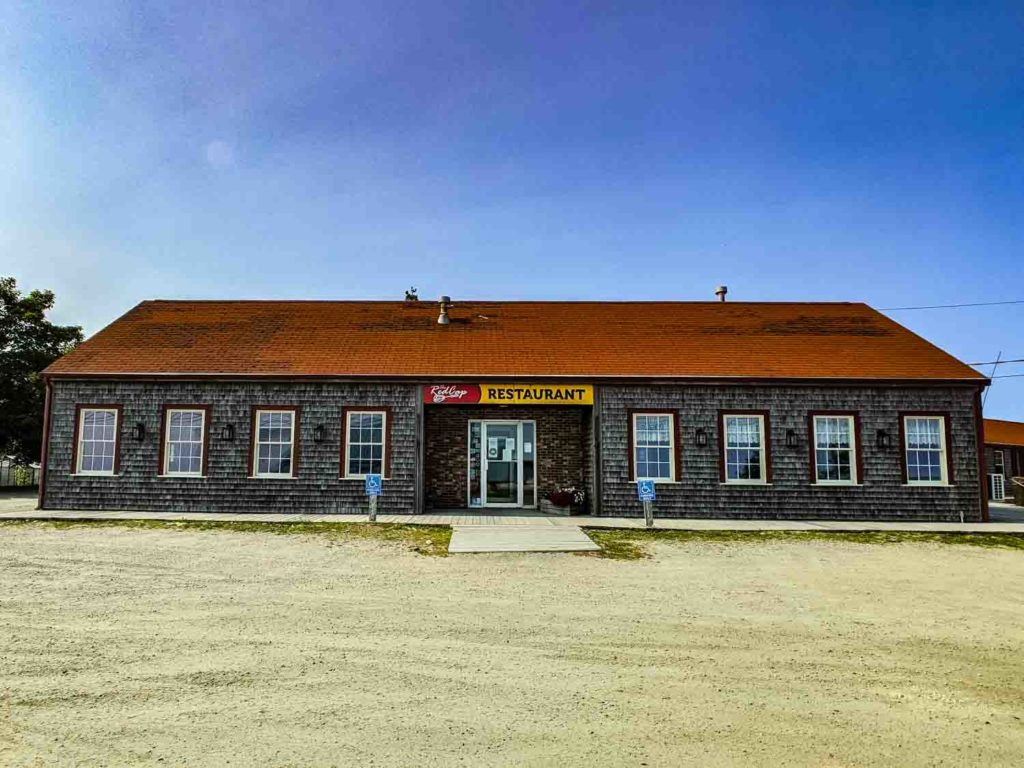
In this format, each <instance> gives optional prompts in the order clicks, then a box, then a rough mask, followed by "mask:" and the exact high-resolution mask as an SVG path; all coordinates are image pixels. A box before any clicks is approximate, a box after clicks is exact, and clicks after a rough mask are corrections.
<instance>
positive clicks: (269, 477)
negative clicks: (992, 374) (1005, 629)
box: [246, 475, 299, 480]
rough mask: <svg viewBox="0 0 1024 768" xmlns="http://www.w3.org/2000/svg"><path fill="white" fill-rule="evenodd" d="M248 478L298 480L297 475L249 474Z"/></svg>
mask: <svg viewBox="0 0 1024 768" xmlns="http://www.w3.org/2000/svg"><path fill="white" fill-rule="evenodd" d="M246 479H247V480H298V479H299V478H297V477H296V476H295V475H249V476H248V477H247V478H246Z"/></svg>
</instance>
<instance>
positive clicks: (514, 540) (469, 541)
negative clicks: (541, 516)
mask: <svg viewBox="0 0 1024 768" xmlns="http://www.w3.org/2000/svg"><path fill="white" fill-rule="evenodd" d="M600 549H601V548H600V547H599V546H597V544H595V543H594V542H593V540H592V539H591V538H590V537H589V536H587V534H585V533H584V532H583V531H582V530H580V528H578V527H577V526H575V525H566V526H561V525H454V526H452V540H451V543H449V544H448V552H449V553H465V552H594V551H600Z"/></svg>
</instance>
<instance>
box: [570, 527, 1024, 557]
mask: <svg viewBox="0 0 1024 768" xmlns="http://www.w3.org/2000/svg"><path fill="white" fill-rule="evenodd" d="M583 530H584V531H586V533H587V535H588V536H590V538H592V539H593V540H594V541H595V542H597V543H598V544H599V545H600V546H601V551H600V552H593V553H584V554H589V555H590V556H592V557H603V558H608V559H611V560H640V559H643V558H645V557H649V553H648V551H647V549H646V547H645V545H646V544H650V543H651V542H668V543H677V544H687V543H690V542H708V543H714V544H758V543H762V542H766V541H790V542H801V541H832V542H844V543H852V544H876V545H878V544H945V545H955V546H969V547H992V548H998V549H1018V550H1024V534H1021V533H942V532H937V531H678V530H664V529H661V530H658V529H655V530H650V531H648V530H637V529H635V528H591V527H585V528H584V529H583Z"/></svg>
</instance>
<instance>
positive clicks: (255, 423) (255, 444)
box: [251, 408, 299, 480]
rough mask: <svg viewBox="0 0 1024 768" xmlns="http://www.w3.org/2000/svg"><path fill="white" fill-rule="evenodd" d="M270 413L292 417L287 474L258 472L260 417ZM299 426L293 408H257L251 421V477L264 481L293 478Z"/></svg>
mask: <svg viewBox="0 0 1024 768" xmlns="http://www.w3.org/2000/svg"><path fill="white" fill-rule="evenodd" d="M265 413H266V414H271V413H289V414H291V417H292V429H291V433H292V440H291V452H290V456H291V463H290V464H289V470H290V471H289V472H287V473H285V472H260V471H259V467H260V445H261V443H260V416H261V415H263V414H265ZM298 426H299V414H298V411H297V410H296V409H295V408H257V409H256V415H255V417H254V418H253V420H252V468H251V469H252V477H255V478H265V479H272V480H273V479H277V480H287V479H290V478H294V477H295V476H296V474H295V466H296V461H297V459H298V457H297V456H296V455H295V444H296V437H297V433H298ZM266 445H284V443H277V442H272V443H271V442H268V443H266Z"/></svg>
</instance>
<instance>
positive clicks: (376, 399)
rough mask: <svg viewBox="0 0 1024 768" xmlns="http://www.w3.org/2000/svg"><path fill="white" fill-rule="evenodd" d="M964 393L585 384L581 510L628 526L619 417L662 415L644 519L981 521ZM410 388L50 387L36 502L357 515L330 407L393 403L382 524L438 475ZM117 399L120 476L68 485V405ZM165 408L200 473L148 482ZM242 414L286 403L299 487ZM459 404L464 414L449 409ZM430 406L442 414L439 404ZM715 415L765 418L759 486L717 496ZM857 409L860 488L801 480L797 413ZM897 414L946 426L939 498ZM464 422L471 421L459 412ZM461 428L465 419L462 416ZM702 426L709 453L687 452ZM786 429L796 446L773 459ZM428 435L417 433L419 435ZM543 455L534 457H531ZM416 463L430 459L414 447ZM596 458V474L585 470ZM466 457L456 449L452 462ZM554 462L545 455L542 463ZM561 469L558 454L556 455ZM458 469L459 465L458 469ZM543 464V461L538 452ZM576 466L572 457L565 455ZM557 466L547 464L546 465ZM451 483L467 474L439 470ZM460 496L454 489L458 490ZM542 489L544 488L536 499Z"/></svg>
mask: <svg viewBox="0 0 1024 768" xmlns="http://www.w3.org/2000/svg"><path fill="white" fill-rule="evenodd" d="M975 391H976V390H975V389H974V388H973V387H899V386H853V385H844V386H838V385H837V386H795V385H794V386H782V385H751V384H742V385H740V384H736V385H726V384H715V385H711V384H670V385H651V384H643V385H641V384H637V385H630V386H602V387H598V388H597V392H596V395H597V404H596V405H595V406H594V409H593V417H594V422H595V424H596V427H597V429H596V431H595V432H594V433H593V434H591V430H590V419H589V418H585V419H583V423H582V425H581V426H582V433H581V432H580V431H579V430H572V431H573V433H574V435H576V437H574V440H579V441H580V447H579V450H578V451H574V452H573V453H574V455H578V456H582V457H583V467H582V471H581V472H580V473H579V474H581V475H582V477H579V478H577V477H576V475H575V474H574V475H573V477H572V480H573V481H575V480H582V481H583V482H584V483H585V485H586V486H587V487H588V490H591V491H593V492H595V493H597V494H598V498H596V499H595V501H596V502H597V503H596V504H593V505H592V506H591V509H592V510H593V511H594V512H595V513H598V514H601V515H609V516H619V515H629V516H638V515H640V514H641V508H640V505H639V503H638V502H637V500H636V489H635V486H634V484H633V483H631V482H630V479H629V477H628V472H629V469H628V465H629V450H630V447H629V446H628V445H627V410H628V409H630V408H636V409H644V408H648V409H649V408H665V409H666V410H671V411H674V412H676V413H677V414H678V418H679V419H680V425H681V427H680V431H681V435H682V451H681V453H682V468H681V469H682V471H681V481H680V482H679V483H678V484H673V485H659V486H658V501H657V503H656V505H655V511H656V515H662V516H666V517H683V516H685V517H763V518H848V519H855V518H861V519H863V518H895V519H908V520H909V519H913V520H959V517H960V514H961V512H962V513H963V515H964V517H965V519H967V520H978V519H979V517H980V510H979V493H980V489H979V484H978V463H977V445H976V440H977V437H976V435H977V430H976V424H975V412H974V395H975ZM420 397H421V394H420V387H419V386H417V385H414V384H373V383H362V384H353V383H320V382H280V383H275V382H260V381H251V382H208V383H203V382H194V383H189V382H144V381H123V382H117V381H99V380H92V381H74V380H63V379H57V380H54V381H53V402H52V410H51V433H50V442H49V460H48V465H47V478H46V501H45V503H46V506H47V507H48V508H53V509H60V508H63V509H126V510H164V511H217V512H266V511H281V510H288V511H294V512H359V511H365V509H366V499H365V496H364V495H363V484H362V481H359V480H340V479H339V478H338V471H339V450H340V437H341V410H342V407H343V406H353V407H358V406H367V407H374V406H390V408H391V411H390V412H391V416H392V428H391V444H390V446H389V450H390V452H391V473H390V475H391V476H390V478H389V479H387V480H386V481H385V484H384V495H383V497H382V498H381V510H382V511H383V512H406V513H407V512H413V511H417V510H418V505H417V483H418V477H420V476H421V475H426V478H425V485H426V487H427V488H428V489H429V488H431V487H432V486H433V485H434V484H436V482H437V480H436V478H437V468H430V467H425V468H422V469H424V470H425V471H419V470H418V468H417V452H418V450H419V448H418V446H417V440H416V436H417V423H418V419H421V418H422V409H421V407H420V405H419V403H420ZM88 403H121V404H123V407H124V408H123V419H122V422H121V425H120V436H121V443H120V451H121V474H120V476H118V477H98V478H97V477H73V476H71V474H70V470H71V450H72V442H73V434H72V433H73V430H74V412H75V406H76V405H77V404H88ZM166 403H195V404H209V405H211V406H212V414H213V415H212V423H211V425H210V429H211V430H212V434H211V438H210V458H209V474H208V477H206V478H202V479H192V478H189V479H172V478H160V477H157V454H158V442H159V440H160V435H159V430H160V407H161V405H163V404H166ZM255 405H298V406H299V407H300V408H301V419H300V435H299V437H300V445H299V453H300V461H299V471H298V478H297V479H292V480H288V479H285V480H267V479H250V478H249V477H248V474H249V466H248V461H249V443H250V419H251V412H252V407H253V406H255ZM448 407H449V408H461V406H448ZM439 408H440V407H439ZM720 409H726V410H728V409H738V410H750V409H767V410H769V411H770V413H771V420H770V421H771V432H772V435H771V437H772V485H771V486H768V487H760V486H745V487H735V486H723V485H721V484H720V482H719V435H718V413H719V410H720ZM818 410H842V411H857V412H859V413H860V420H861V435H862V445H861V450H862V452H863V463H864V476H863V478H862V483H863V484H862V485H860V486H857V487H835V486H820V487H816V486H813V485H811V483H810V477H811V475H810V473H811V471H812V468H811V466H810V458H809V452H808V442H807V441H808V434H807V415H808V413H809V412H810V411H818ZM900 411H941V412H948V413H949V414H950V417H951V423H950V426H951V435H952V445H951V446H950V450H951V458H952V463H953V472H954V478H955V484H954V485H953V486H952V487H949V488H946V487H908V486H905V485H904V484H903V482H902V477H901V455H902V453H901V451H902V449H901V446H900V445H899V444H898V439H899V438H898V436H899V416H898V414H899V412H900ZM466 417H467V418H468V412H467V415H466ZM459 421H462V419H459ZM139 422H141V423H142V424H144V425H145V427H146V437H145V439H144V440H143V441H142V442H141V443H139V442H135V441H134V440H132V438H131V436H130V432H131V428H132V426H133V425H134V424H136V423H139ZM225 423H231V424H233V425H234V426H235V430H236V435H235V439H234V440H233V441H231V442H227V441H224V440H221V439H220V429H221V426H223V425H224V424H225ZM317 424H323V425H324V426H325V428H326V437H325V440H324V441H323V442H322V443H315V442H314V441H313V429H314V428H315V427H316V425H317ZM698 427H703V428H704V429H705V430H706V432H707V435H708V445H707V446H706V447H703V448H700V447H698V446H697V445H696V444H695V441H694V432H695V430H696V429H697V428H698ZM787 429H793V430H795V431H796V434H797V436H798V438H799V446H798V447H796V448H788V447H786V440H785V437H786V430H787ZM878 429H885V430H887V431H888V432H889V434H890V435H891V436H892V440H893V446H892V448H890V449H888V450H880V449H878V448H877V447H876V445H875V434H876V431H877V430H878ZM428 435H429V432H428ZM538 450H543V445H541V444H539V445H538ZM426 454H427V456H428V457H429V456H430V455H431V454H434V455H437V451H436V450H434V451H431V450H430V447H429V446H427V450H426ZM597 455H600V467H599V471H596V472H595V471H593V470H592V466H593V461H594V457H595V456H597ZM461 456H464V452H457V457H461ZM551 458H552V457H548V458H547V460H548V461H550V460H551ZM562 459H563V460H565V459H566V457H562ZM460 460H461V459H460ZM538 460H539V461H541V462H543V461H545V457H543V456H539V457H538ZM577 460H578V459H577ZM556 461H557V459H556ZM453 469H454V472H453V474H458V475H459V476H460V477H464V473H465V466H464V465H460V466H458V467H455V468H449V469H448V471H452V470H453ZM460 487H461V486H460ZM541 490H544V489H543V488H541Z"/></svg>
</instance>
